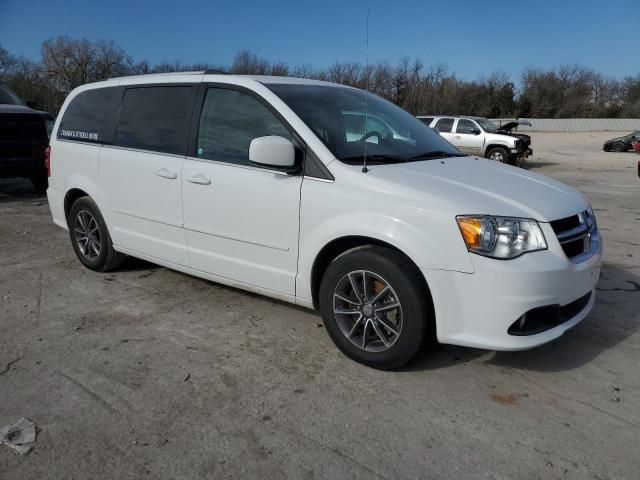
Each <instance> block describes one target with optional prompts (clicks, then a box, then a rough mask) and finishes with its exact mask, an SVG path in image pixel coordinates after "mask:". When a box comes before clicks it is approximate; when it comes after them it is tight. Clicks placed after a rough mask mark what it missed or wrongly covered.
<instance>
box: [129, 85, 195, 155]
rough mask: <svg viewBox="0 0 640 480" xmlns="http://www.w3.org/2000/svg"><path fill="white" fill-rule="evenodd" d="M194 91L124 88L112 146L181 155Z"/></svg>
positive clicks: (189, 88)
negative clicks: (114, 143) (114, 144)
mask: <svg viewBox="0 0 640 480" xmlns="http://www.w3.org/2000/svg"><path fill="white" fill-rule="evenodd" d="M194 90H195V87H193V86H158V87H135V88H128V89H127V90H126V91H125V94H124V99H123V101H122V106H121V107H120V116H119V117H118V130H117V133H116V145H118V146H121V147H128V148H135V149H139V150H149V151H152V152H160V153H171V154H175V155H185V154H186V137H187V126H188V120H189V116H190V115H191V110H192V108H193V92H194Z"/></svg>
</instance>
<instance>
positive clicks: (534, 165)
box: [527, 160, 558, 170]
mask: <svg viewBox="0 0 640 480" xmlns="http://www.w3.org/2000/svg"><path fill="white" fill-rule="evenodd" d="M554 165H558V162H545V161H542V160H537V161H533V160H528V161H527V169H528V170H535V169H536V168H544V167H552V166H554Z"/></svg>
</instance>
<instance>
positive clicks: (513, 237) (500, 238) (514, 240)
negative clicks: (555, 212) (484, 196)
mask: <svg viewBox="0 0 640 480" xmlns="http://www.w3.org/2000/svg"><path fill="white" fill-rule="evenodd" d="M456 220H457V221H458V227H460V232H461V233H462V238H463V239H464V243H465V244H466V245H467V249H468V250H469V251H470V252H473V253H477V254H479V255H484V256H486V257H492V258H500V259H509V258H515V257H519V256H520V255H522V254H524V253H528V252H535V251H537V250H546V248H547V242H546V240H545V238H544V235H543V233H542V230H541V229H540V225H538V222H536V221H535V220H531V219H528V218H511V217H491V216H466V215H465V216H458V217H456Z"/></svg>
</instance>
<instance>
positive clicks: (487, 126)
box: [474, 118, 498, 133]
mask: <svg viewBox="0 0 640 480" xmlns="http://www.w3.org/2000/svg"><path fill="white" fill-rule="evenodd" d="M474 120H475V121H476V122H478V124H479V125H480V126H481V127H482V129H483V130H484V131H485V132H489V133H492V132H495V131H496V130H497V129H498V126H497V125H496V124H495V123H493V122H491V121H489V120H487V119H486V118H475V119H474Z"/></svg>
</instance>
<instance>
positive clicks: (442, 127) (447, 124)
mask: <svg viewBox="0 0 640 480" xmlns="http://www.w3.org/2000/svg"><path fill="white" fill-rule="evenodd" d="M452 127H453V118H441V119H440V120H438V121H437V122H436V124H435V125H434V128H437V129H438V131H439V132H444V133H446V132H450V131H451V128H452Z"/></svg>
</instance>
